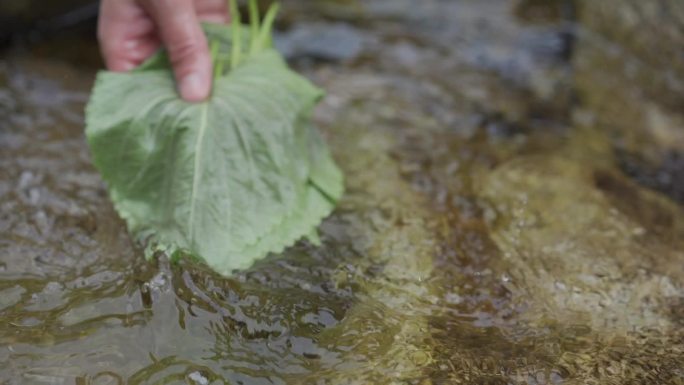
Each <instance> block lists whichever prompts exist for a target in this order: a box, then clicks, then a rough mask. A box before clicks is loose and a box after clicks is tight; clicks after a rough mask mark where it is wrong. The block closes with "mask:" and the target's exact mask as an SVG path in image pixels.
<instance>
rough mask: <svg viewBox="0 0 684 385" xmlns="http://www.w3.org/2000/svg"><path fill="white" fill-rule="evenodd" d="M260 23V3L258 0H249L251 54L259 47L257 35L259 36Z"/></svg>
mask: <svg viewBox="0 0 684 385" xmlns="http://www.w3.org/2000/svg"><path fill="white" fill-rule="evenodd" d="M259 23H260V16H259V4H258V3H257V0H249V27H250V33H249V39H250V47H249V53H250V54H253V53H255V52H256V51H257V49H258V45H259V41H258V40H257V37H258V36H259V28H260V27H259Z"/></svg>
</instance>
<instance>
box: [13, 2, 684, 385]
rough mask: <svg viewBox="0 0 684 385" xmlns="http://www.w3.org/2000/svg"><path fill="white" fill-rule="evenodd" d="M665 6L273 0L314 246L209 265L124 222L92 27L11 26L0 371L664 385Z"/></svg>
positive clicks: (683, 300) (274, 380) (672, 58)
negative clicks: (301, 83)
mask: <svg viewBox="0 0 684 385" xmlns="http://www.w3.org/2000/svg"><path fill="white" fill-rule="evenodd" d="M678 1H679V0H672V1H663V2H660V3H659V4H660V5H661V6H662V7H666V6H668V7H670V8H669V9H665V8H663V9H654V8H657V6H651V5H648V4H650V3H648V4H646V5H644V4H645V3H643V2H638V1H636V0H610V1H608V0H606V1H605V2H601V3H597V2H593V4H592V2H590V1H588V0H587V1H578V2H574V3H573V2H569V1H568V2H565V1H523V2H520V1H518V2H510V1H505V0H478V1H475V0H426V1H420V2H418V1H408V0H407V1H403V0H391V1H390V0H369V1H358V2H357V1H353V0H348V1H336V2H332V1H320V0H309V1H304V0H300V1H294V0H292V1H289V2H288V1H286V2H285V11H284V12H285V13H284V15H283V19H282V25H281V29H282V30H281V32H280V34H279V36H278V39H277V43H278V46H279V47H280V48H281V49H282V50H283V52H285V53H286V54H287V56H288V57H289V58H290V60H291V62H292V64H293V65H294V66H295V67H296V68H298V69H299V70H300V71H302V72H303V73H305V74H306V75H307V76H309V77H310V78H311V79H312V80H313V81H314V82H316V83H317V84H319V85H321V86H322V87H323V88H325V89H326V90H327V92H328V95H327V98H326V99H325V100H324V102H323V103H322V105H321V106H320V107H319V109H318V110H317V112H316V122H317V123H318V125H319V126H320V128H321V130H322V131H323V132H324V133H325V135H326V137H327V139H328V141H329V143H330V145H331V147H332V150H333V152H334V154H335V157H336V159H337V161H338V163H339V164H340V166H341V167H342V168H343V169H344V171H345V174H346V177H347V181H346V183H347V193H346V196H345V198H344V199H343V201H342V202H341V204H340V206H339V208H338V209H337V210H336V212H335V213H334V214H333V215H332V216H331V217H330V218H329V219H327V220H326V221H325V223H324V224H323V225H322V227H321V235H322V239H323V245H322V246H320V247H315V246H313V245H310V244H308V243H305V242H303V243H300V244H298V245H296V246H295V247H292V248H291V249H289V250H288V251H286V252H285V253H284V254H282V255H273V256H271V257H269V258H267V259H265V260H263V261H261V262H258V263H257V264H256V265H255V266H254V267H252V268H251V269H249V270H248V271H244V272H240V273H237V274H235V276H233V277H230V278H224V277H220V276H217V275H216V274H213V273H212V272H211V271H209V270H208V269H207V268H205V267H203V266H201V265H199V264H197V263H192V262H182V263H180V264H178V265H170V264H169V263H168V262H167V261H166V260H165V259H164V258H161V259H158V260H155V261H151V262H147V261H145V260H144V258H143V257H142V253H141V250H140V248H139V245H136V244H134V243H132V241H131V240H130V239H129V237H128V234H127V232H126V230H125V228H124V225H123V223H122V221H121V220H120V219H118V217H117V216H116V213H115V212H114V210H113V208H112V206H111V204H110V202H109V200H108V198H107V195H106V191H105V189H104V186H103V184H102V182H101V180H100V178H99V176H98V174H97V172H96V171H95V170H94V169H93V167H92V165H91V162H90V159H89V153H88V149H87V147H86V145H85V141H84V137H83V113H82V111H83V105H84V103H85V102H86V101H87V97H88V92H89V88H90V87H91V83H92V80H93V76H94V73H95V70H96V68H97V63H98V61H97V56H96V55H97V48H96V46H95V43H94V42H93V41H92V40H91V39H90V37H89V36H88V35H87V34H85V35H84V34H80V33H79V34H62V35H55V36H50V37H42V38H35V37H34V38H31V37H30V36H29V37H24V38H21V39H19V40H20V41H19V42H18V43H16V44H14V45H13V47H12V48H10V49H8V50H6V51H5V52H4V53H3V54H2V56H1V57H0V146H1V147H0V148H1V149H2V151H1V153H0V384H7V385H14V384H75V385H95V384H97V385H104V384H130V385H142V384H145V385H152V384H194V385H200V384H201V385H205V384H207V385H208V384H231V385H232V384H244V385H251V384H255V385H256V384H416V385H428V384H435V385H437V384H492V385H494V384H496V385H499V384H501V385H504V384H540V385H541V384H554V385H557V384H568V385H570V384H577V385H579V384H684V364H683V363H684V207H683V206H682V203H683V202H684V182H682V181H683V180H684V139H683V138H684V128H683V127H682V124H681V123H682V122H683V121H684V119H683V118H682V115H681V111H679V110H680V108H678V107H680V106H681V105H684V104H683V103H682V102H683V101H684V91H683V90H684V87H682V84H684V71H682V68H681V66H680V65H679V64H680V63H681V56H677V55H681V52H680V53H677V52H673V51H672V47H673V46H676V45H675V43H679V44H680V45H679V47H681V43H682V42H684V37H683V36H684V32H682V31H684V28H682V26H683V25H684V7H683V6H682V5H681V4H680V3H679V2H678ZM615 10H618V11H615ZM635 29H636V30H648V31H651V33H650V36H651V38H650V40H648V39H649V38H648V37H647V36H645V35H646V34H645V35H644V36H642V35H639V36H636V35H635V34H634V33H629V32H630V31H634V30H635ZM637 35H638V34H637ZM678 39H679V40H678ZM661 48H662V49H661ZM668 49H669V50H668ZM668 55H669V56H668ZM677 57H679V60H680V62H679V63H677V59H676V58H677Z"/></svg>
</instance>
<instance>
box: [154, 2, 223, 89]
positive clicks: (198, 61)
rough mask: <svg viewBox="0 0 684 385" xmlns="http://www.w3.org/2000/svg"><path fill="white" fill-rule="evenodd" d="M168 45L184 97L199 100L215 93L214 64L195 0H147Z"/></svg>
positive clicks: (163, 40) (162, 36) (160, 33)
mask: <svg viewBox="0 0 684 385" xmlns="http://www.w3.org/2000/svg"><path fill="white" fill-rule="evenodd" d="M146 5H147V7H146V8H147V10H148V12H149V13H150V14H151V15H152V17H153V18H154V20H155V23H156V25H157V29H158V30H159V35H160V37H161V40H162V42H163V43H164V45H165V46H166V49H167V51H168V53H169V58H170V60H171V65H172V66H173V71H174V74H175V76H176V81H177V83H178V91H179V92H180V94H181V97H183V99H185V100H187V101H189V102H199V101H202V100H204V99H206V98H207V97H208V96H209V94H210V93H211V77H212V75H211V73H212V68H211V67H212V64H211V58H210V55H209V47H208V44H207V39H206V37H205V35H204V32H202V28H201V27H200V23H199V20H198V19H197V14H196V13H195V6H194V3H193V0H147V1H146Z"/></svg>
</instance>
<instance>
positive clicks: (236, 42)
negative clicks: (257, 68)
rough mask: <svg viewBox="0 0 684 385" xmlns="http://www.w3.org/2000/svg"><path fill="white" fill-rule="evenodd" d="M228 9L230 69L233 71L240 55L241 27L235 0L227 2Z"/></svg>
mask: <svg viewBox="0 0 684 385" xmlns="http://www.w3.org/2000/svg"><path fill="white" fill-rule="evenodd" d="M228 7H229V8H230V17H231V18H232V20H233V21H232V22H231V23H230V24H231V28H232V30H233V33H232V35H233V36H232V37H233V39H232V40H233V52H232V54H231V63H230V66H231V69H234V68H235V67H237V66H238V65H239V64H240V59H241V57H240V55H241V54H242V36H241V35H242V25H241V24H240V9H239V8H238V5H237V0H228Z"/></svg>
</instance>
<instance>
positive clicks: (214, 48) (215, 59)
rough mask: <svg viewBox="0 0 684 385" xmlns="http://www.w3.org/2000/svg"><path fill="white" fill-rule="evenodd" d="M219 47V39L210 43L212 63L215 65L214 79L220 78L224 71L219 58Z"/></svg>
mask: <svg viewBox="0 0 684 385" xmlns="http://www.w3.org/2000/svg"><path fill="white" fill-rule="evenodd" d="M219 47H220V44H219V42H218V40H213V41H212V42H211V44H210V52H211V63H212V64H213V65H214V81H215V80H216V79H218V78H219V76H221V73H222V72H223V68H222V62H221V59H220V58H219Z"/></svg>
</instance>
